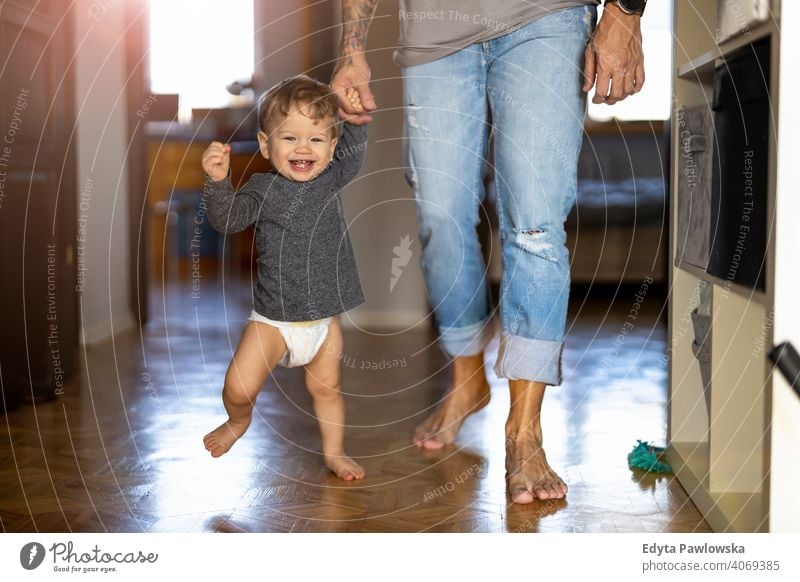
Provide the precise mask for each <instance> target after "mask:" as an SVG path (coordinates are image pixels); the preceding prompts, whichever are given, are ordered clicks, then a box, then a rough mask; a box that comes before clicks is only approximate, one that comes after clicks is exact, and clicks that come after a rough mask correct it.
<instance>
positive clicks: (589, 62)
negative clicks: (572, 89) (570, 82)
mask: <svg viewBox="0 0 800 582" xmlns="http://www.w3.org/2000/svg"><path fill="white" fill-rule="evenodd" d="M595 59H596V56H595V53H594V50H593V49H592V46H591V45H589V46H587V47H586V51H585V52H584V65H583V77H584V80H583V92H584V93H586V92H587V91H589V90H590V89H591V88H592V85H594V77H595V74H596V73H597V62H596V60H595Z"/></svg>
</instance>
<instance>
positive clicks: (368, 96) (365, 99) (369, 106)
mask: <svg viewBox="0 0 800 582" xmlns="http://www.w3.org/2000/svg"><path fill="white" fill-rule="evenodd" d="M356 90H357V91H358V96H359V98H360V99H361V106H362V107H363V108H364V109H366V110H367V111H374V110H375V109H377V108H378V105H377V104H376V103H375V96H374V95H373V94H372V90H370V88H369V82H366V83H360V84H358V85H356Z"/></svg>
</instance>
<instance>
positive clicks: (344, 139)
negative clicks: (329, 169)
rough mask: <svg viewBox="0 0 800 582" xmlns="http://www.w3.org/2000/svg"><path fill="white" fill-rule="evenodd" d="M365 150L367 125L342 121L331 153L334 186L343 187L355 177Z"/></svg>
mask: <svg viewBox="0 0 800 582" xmlns="http://www.w3.org/2000/svg"><path fill="white" fill-rule="evenodd" d="M366 151H367V126H366V125H353V124H352V123H344V124H343V127H342V135H341V136H339V143H337V144H336V151H335V152H334V154H333V162H332V163H333V164H334V171H335V172H336V186H337V187H338V188H343V187H344V186H345V185H346V184H347V183H348V182H350V180H352V179H353V178H355V177H356V174H358V171H359V170H360V169H361V164H362V163H363V161H364V154H365V153H366Z"/></svg>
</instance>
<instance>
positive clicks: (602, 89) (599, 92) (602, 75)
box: [592, 68, 611, 104]
mask: <svg viewBox="0 0 800 582" xmlns="http://www.w3.org/2000/svg"><path fill="white" fill-rule="evenodd" d="M610 82H611V77H610V76H609V74H608V73H607V72H605V71H604V70H602V68H601V69H600V71H599V72H598V73H597V83H595V85H594V98H593V99H592V103H595V104H598V103H605V102H606V98H607V97H608V85H609V83H610Z"/></svg>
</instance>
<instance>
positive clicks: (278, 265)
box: [203, 123, 367, 321]
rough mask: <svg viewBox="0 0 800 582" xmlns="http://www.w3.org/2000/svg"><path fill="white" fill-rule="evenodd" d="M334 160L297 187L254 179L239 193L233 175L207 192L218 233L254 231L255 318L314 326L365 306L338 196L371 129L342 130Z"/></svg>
mask: <svg viewBox="0 0 800 582" xmlns="http://www.w3.org/2000/svg"><path fill="white" fill-rule="evenodd" d="M341 133H342V135H341V136H340V138H339V143H338V144H337V146H336V151H335V152H334V157H333V161H332V162H331V163H330V164H329V165H328V167H327V168H326V169H325V170H324V171H323V172H322V173H321V174H320V175H319V176H317V177H316V178H314V179H313V180H309V181H307V182H295V181H293V180H289V179H288V178H285V177H283V176H281V175H280V174H278V173H277V172H270V173H267V174H254V175H253V177H252V178H250V180H249V181H248V182H247V184H245V185H244V186H243V187H242V188H240V189H239V191H238V192H235V191H234V189H233V186H232V184H231V180H230V176H229V177H227V178H225V179H224V180H220V181H217V182H215V181H214V180H212V179H211V178H209V177H206V183H205V187H204V189H203V193H204V198H205V202H206V208H207V214H208V219H209V222H210V224H211V226H213V227H214V228H215V229H216V230H218V231H219V232H221V233H233V232H239V231H241V230H244V229H245V228H247V227H248V226H250V225H251V224H254V225H255V230H256V234H255V245H256V249H257V251H258V282H257V284H256V286H255V289H254V290H253V303H254V308H255V310H256V312H258V313H260V314H261V315H263V316H265V317H268V318H269V319H273V320H275V321H313V320H316V319H322V318H325V317H330V316H332V315H336V314H339V313H344V312H345V311H347V310H349V309H352V308H354V307H356V306H357V305H360V304H361V303H363V302H364V294H363V292H362V290H361V282H360V281H359V278H358V268H357V266H356V261H355V257H354V255H353V247H352V244H351V242H350V236H349V235H348V233H347V225H346V224H345V220H344V216H343V214H342V208H341V201H340V199H339V190H340V189H341V188H343V187H344V186H345V185H346V184H347V183H348V182H350V180H352V179H353V178H354V177H355V175H356V174H357V173H358V171H359V169H360V168H361V163H362V161H363V159H364V152H365V150H366V146H367V130H366V126H356V125H350V124H349V123H345V124H344V128H343V130H342V132H341Z"/></svg>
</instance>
